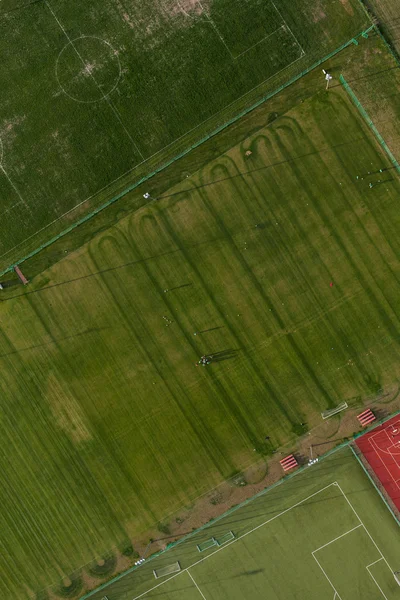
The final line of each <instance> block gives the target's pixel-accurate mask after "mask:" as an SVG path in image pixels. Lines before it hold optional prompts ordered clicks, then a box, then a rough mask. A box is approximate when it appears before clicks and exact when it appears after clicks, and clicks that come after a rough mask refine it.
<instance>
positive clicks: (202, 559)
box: [133, 481, 343, 600]
mask: <svg viewBox="0 0 400 600" xmlns="http://www.w3.org/2000/svg"><path fill="white" fill-rule="evenodd" d="M332 485H339V484H338V483H337V482H336V481H332V483H329V484H328V485H326V486H325V487H323V488H321V489H320V490H318V491H317V492H314V493H313V494H310V496H307V498H303V500H300V501H299V502H296V504H293V505H292V506H289V508H286V509H285V510H283V511H282V512H280V513H278V514H277V515H275V516H274V517H271V518H270V519H267V521H264V522H263V523H260V525H257V527H254V528H253V529H250V531H247V532H246V533H244V534H243V535H241V536H240V537H237V538H235V539H234V540H232V541H231V542H228V543H227V544H225V545H224V546H221V548H218V550H215V552H212V553H211V554H209V555H208V556H204V557H203V558H201V559H200V560H198V561H196V562H194V563H193V564H192V565H190V567H187V568H186V569H183V570H182V571H179V573H176V575H172V577H169V578H168V579H165V580H164V581H162V582H161V583H159V584H157V585H155V586H153V587H152V588H150V589H148V590H147V591H145V592H143V593H142V594H139V596H135V597H134V598H133V600H138V599H139V598H143V596H146V594H150V593H151V592H152V591H153V590H155V589H157V588H159V587H161V586H162V585H164V584H165V583H167V581H171V579H175V577H179V576H180V575H182V574H183V573H186V571H187V572H189V569H192V568H193V567H196V566H197V565H199V564H200V563H202V562H204V561H205V560H208V559H209V558H211V557H212V556H215V554H217V553H218V552H221V551H222V550H225V549H226V548H228V547H229V546H230V545H231V544H234V543H235V542H238V541H239V540H242V539H243V538H245V537H247V536H248V535H250V533H253V532H254V531H257V529H260V528H261V527H264V525H267V524H268V523H271V521H274V520H275V519H278V518H279V517H281V516H282V515H284V514H286V513H287V512H289V511H291V510H292V508H296V507H297V506H300V504H303V502H307V500H309V499H310V498H313V497H314V496H317V495H318V494H320V493H321V492H324V491H325V490H327V489H328V488H330V487H331V486H332ZM342 493H343V492H342Z"/></svg>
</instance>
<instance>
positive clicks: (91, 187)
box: [0, 0, 367, 268]
mask: <svg viewBox="0 0 400 600" xmlns="http://www.w3.org/2000/svg"><path fill="white" fill-rule="evenodd" d="M318 6H319V8H318V10H317V11H315V10H314V8H312V7H310V6H309V2H308V1H307V0H297V1H296V3H293V2H292V1H290V0H280V2H279V7H278V6H276V5H275V4H274V2H273V1H272V0H262V1H260V0H247V1H246V2H241V1H240V0H231V1H230V2H229V3H227V2H226V0H204V3H202V2H200V0H147V1H146V2H138V1H137V0H127V1H125V2H123V3H122V2H120V1H119V0H101V1H98V0H96V1H94V0H86V1H85V2H80V3H77V4H76V3H75V4H74V5H72V4H71V2H69V1H67V0H38V1H37V2H30V3H24V2H19V1H17V0H12V1H10V0H8V1H7V2H2V3H1V6H0V49H1V55H2V68H1V70H0V87H1V89H2V96H3V100H2V103H1V107H0V198H1V200H0V216H1V217H2V220H4V219H6V220H7V227H5V228H3V233H2V236H1V240H0V265H1V268H6V267H8V266H9V265H10V264H12V263H13V262H15V261H16V260H18V259H20V258H21V257H22V256H24V255H26V253H27V252H28V250H31V249H34V248H37V247H38V246H40V244H41V243H42V242H44V241H47V240H48V239H49V238H50V237H51V236H52V235H54V234H55V233H58V232H59V231H61V230H63V229H65V228H66V227H67V226H69V225H71V223H72V222H74V221H76V220H77V219H78V218H79V217H80V216H82V215H83V214H85V213H86V212H89V210H90V209H93V208H94V207H96V206H98V205H99V204H101V203H102V202H104V201H105V200H107V199H109V198H111V197H112V196H113V195H114V193H115V191H116V189H118V190H119V189H121V188H123V187H126V186H127V185H128V184H131V183H132V182H134V181H137V180H138V179H140V176H141V175H143V174H147V173H149V172H151V171H152V170H153V169H154V167H156V166H157V165H160V164H164V163H165V162H166V160H167V159H170V158H172V157H174V156H175V155H176V154H177V153H178V152H179V151H182V149H186V148H188V147H190V145H191V144H192V143H194V142H195V141H198V140H199V139H201V138H203V137H204V136H205V135H206V134H207V133H208V132H211V131H213V130H214V129H215V128H216V127H217V126H219V125H221V124H223V123H225V122H226V121H227V120H229V118H230V117H232V116H233V115H235V114H237V113H238V112H239V111H240V110H241V109H243V108H244V107H246V106H249V105H251V103H252V102H254V100H255V99H258V98H260V97H262V95H263V94H265V93H266V91H270V90H273V89H275V88H277V87H278V86H279V85H281V84H282V83H284V82H285V81H287V80H288V79H290V77H292V76H293V75H295V74H298V73H301V72H302V71H303V70H304V69H306V68H307V67H309V66H310V65H312V64H313V63H314V62H315V61H316V60H317V59H319V58H321V57H323V56H326V55H327V54H328V53H329V52H331V51H333V50H335V49H336V48H337V47H338V46H340V45H341V44H343V43H344V42H347V41H348V40H349V39H351V38H352V37H353V36H354V35H356V34H358V33H360V32H361V31H362V30H363V28H364V27H365V26H366V25H367V19H366V16H365V15H364V13H363V11H362V9H361V7H360V6H359V4H358V2H357V0H347V2H346V4H345V5H343V4H341V3H340V2H335V3H332V2H330V1H328V0H321V1H320V2H319V4H318ZM228 7H229V8H228ZM21 40H23V43H21Z"/></svg>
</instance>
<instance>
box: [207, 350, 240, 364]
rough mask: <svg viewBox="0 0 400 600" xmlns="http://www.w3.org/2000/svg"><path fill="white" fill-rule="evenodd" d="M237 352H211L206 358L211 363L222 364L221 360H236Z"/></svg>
mask: <svg viewBox="0 0 400 600" xmlns="http://www.w3.org/2000/svg"><path fill="white" fill-rule="evenodd" d="M238 352H239V351H238V350H235V349H232V348H231V349H229V350H221V351H220V352H212V353H210V354H207V358H208V359H209V360H210V362H211V363H217V362H222V361H223V360H230V359H231V358H236V356H237V355H238Z"/></svg>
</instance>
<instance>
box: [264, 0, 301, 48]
mask: <svg viewBox="0 0 400 600" xmlns="http://www.w3.org/2000/svg"><path fill="white" fill-rule="evenodd" d="M271 4H272V6H273V7H274V9H275V10H276V12H277V13H278V15H279V16H280V18H281V19H282V21H283V22H284V24H285V27H286V29H288V30H289V31H290V33H291V35H292V37H293V39H294V41H295V42H296V44H297V45H298V47H299V48H300V55H301V56H304V54H305V51H304V50H303V47H302V46H301V44H300V42H299V40H298V39H297V37H296V36H295V35H294V33H293V31H292V30H291V29H290V27H289V25H288V24H287V23H286V20H285V19H284V18H283V17H282V13H281V12H280V11H279V10H278V9H277V8H276V6H275V2H273V0H271Z"/></svg>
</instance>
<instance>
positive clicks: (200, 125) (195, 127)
mask: <svg viewBox="0 0 400 600" xmlns="http://www.w3.org/2000/svg"><path fill="white" fill-rule="evenodd" d="M305 54H306V53H305V52H304V54H302V55H301V56H299V57H298V58H295V59H294V60H293V61H292V62H291V63H289V64H288V65H286V66H285V67H283V68H282V69H280V71H276V73H274V74H273V75H270V76H269V77H267V78H266V79H264V80H263V81H261V82H260V83H258V84H257V85H255V86H254V87H253V88H251V89H250V90H248V91H247V92H245V93H244V94H242V95H241V96H239V97H238V98H235V100H233V101H232V102H230V103H229V104H226V106H223V107H222V108H221V110H219V111H217V112H216V113H214V114H213V115H211V116H210V117H207V119H204V121H202V122H201V123H199V124H198V125H195V126H194V127H192V128H191V129H188V131H185V133H183V134H182V135H180V136H179V137H177V138H175V139H174V140H172V142H170V143H169V144H167V145H166V146H163V147H162V148H161V149H160V150H157V151H156V152H154V153H153V154H151V155H150V156H148V157H147V158H144V157H143V156H142V158H143V160H142V161H141V162H140V163H137V164H136V165H134V166H133V167H131V168H130V169H128V170H127V171H125V172H124V173H122V175H119V176H118V177H116V178H115V179H113V180H112V181H110V183H108V184H107V185H105V186H104V187H102V188H100V189H99V190H97V191H96V192H95V193H94V194H91V195H90V196H88V197H87V198H85V199H84V200H82V201H81V202H79V203H78V204H76V205H75V206H74V207H73V208H70V209H69V210H67V211H66V212H65V213H63V214H62V215H60V216H59V217H57V219H54V220H53V221H51V222H50V223H48V224H47V225H45V226H44V227H42V228H41V229H38V230H37V231H35V233H33V234H32V235H30V236H28V237H27V238H25V239H24V240H23V241H22V242H20V243H19V244H16V245H15V246H13V247H12V248H10V250H7V252H4V253H3V254H1V255H0V258H4V256H7V254H9V253H10V252H12V251H13V250H15V249H16V248H18V247H19V246H22V244H24V243H25V242H27V241H28V240H30V239H31V238H33V237H34V236H35V235H38V234H39V233H41V232H42V231H44V230H45V229H47V228H48V227H51V225H54V223H57V221H59V220H60V219H62V218H63V217H65V216H66V215H68V214H69V213H71V212H72V211H73V210H75V209H77V208H78V207H79V206H82V204H85V202H88V201H89V200H91V199H92V198H94V196H96V195H97V194H100V193H101V192H103V191H104V190H106V189H107V188H108V187H110V186H112V185H113V184H114V183H116V182H117V181H119V180H120V179H122V178H123V177H125V176H126V175H128V174H129V173H131V172H132V171H133V170H134V169H137V168H138V167H140V166H141V165H143V164H144V163H145V162H147V161H148V160H151V159H152V158H154V157H155V156H157V154H161V153H162V152H164V151H165V150H167V148H169V147H170V146H172V145H173V144H175V143H176V142H179V140H181V139H182V138H184V137H185V136H186V135H189V133H192V132H193V131H195V129H198V128H199V127H202V126H203V125H204V124H205V123H207V121H210V120H211V119H213V118H214V117H216V116H217V115H218V114H219V113H220V112H222V111H223V110H225V109H227V108H229V107H230V106H232V105H233V104H235V103H236V102H239V100H242V98H245V96H247V95H248V94H251V92H254V90H256V89H257V88H259V87H260V86H262V85H264V84H265V83H267V81H269V80H270V79H272V77H276V76H277V75H279V74H280V73H283V71H285V70H286V69H288V68H289V67H291V66H292V65H294V63H296V62H297V61H299V60H301V59H302V58H303V56H304V55H305Z"/></svg>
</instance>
